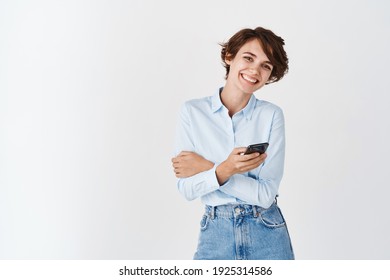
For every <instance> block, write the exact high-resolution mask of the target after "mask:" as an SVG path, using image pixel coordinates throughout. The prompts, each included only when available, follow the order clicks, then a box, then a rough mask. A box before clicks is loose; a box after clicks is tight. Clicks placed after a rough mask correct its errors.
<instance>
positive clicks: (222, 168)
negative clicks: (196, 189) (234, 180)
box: [215, 162, 233, 185]
mask: <svg viewBox="0 0 390 280" xmlns="http://www.w3.org/2000/svg"><path fill="white" fill-rule="evenodd" d="M215 175H216V176H217V180H218V183H219V185H223V184H224V183H226V181H227V180H228V179H229V178H230V176H232V175H233V174H231V172H229V170H228V168H227V166H226V163H225V162H222V163H221V164H220V165H218V166H217V168H216V169H215Z"/></svg>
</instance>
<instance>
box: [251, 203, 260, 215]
mask: <svg viewBox="0 0 390 280" xmlns="http://www.w3.org/2000/svg"><path fill="white" fill-rule="evenodd" d="M252 211H253V217H255V218H257V217H258V216H259V213H258V212H257V206H256V205H253V206H252Z"/></svg>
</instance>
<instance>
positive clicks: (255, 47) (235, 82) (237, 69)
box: [225, 39, 273, 94]
mask: <svg viewBox="0 0 390 280" xmlns="http://www.w3.org/2000/svg"><path fill="white" fill-rule="evenodd" d="M225 62H226V64H227V65H229V66H230V71H229V75H228V77H227V81H226V86H228V87H230V88H231V89H234V90H237V91H240V92H241V93H244V94H252V93H253V92H255V91H256V90H258V89H260V88H261V87H262V86H264V85H265V83H266V82H267V81H268V79H269V77H270V75H271V73H272V69H273V65H272V64H271V62H270V61H269V59H268V57H267V55H266V54H265V53H264V51H263V48H262V47H261V45H260V42H259V41H258V40H257V39H253V40H250V41H248V42H246V43H245V44H244V45H243V46H242V47H241V48H240V50H239V51H238V52H237V54H236V55H235V57H234V58H230V57H229V54H227V55H226V58H225Z"/></svg>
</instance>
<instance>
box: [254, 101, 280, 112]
mask: <svg viewBox="0 0 390 280" xmlns="http://www.w3.org/2000/svg"><path fill="white" fill-rule="evenodd" d="M255 110H256V111H262V112H266V113H271V114H277V115H283V110H282V108H281V107H279V106H278V105H276V104H274V103H271V102H269V101H266V100H262V99H258V98H256V105H255Z"/></svg>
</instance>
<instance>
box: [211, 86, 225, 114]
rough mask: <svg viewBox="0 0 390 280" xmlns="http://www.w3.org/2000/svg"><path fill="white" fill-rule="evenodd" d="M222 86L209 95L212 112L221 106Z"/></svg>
mask: <svg viewBox="0 0 390 280" xmlns="http://www.w3.org/2000/svg"><path fill="white" fill-rule="evenodd" d="M222 89H223V88H220V89H219V90H218V91H217V92H216V93H215V94H214V95H213V96H212V97H211V110H212V112H213V113H215V112H217V111H218V110H219V109H221V108H222V107H223V104H222V101H221V96H220V94H221V92H222Z"/></svg>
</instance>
